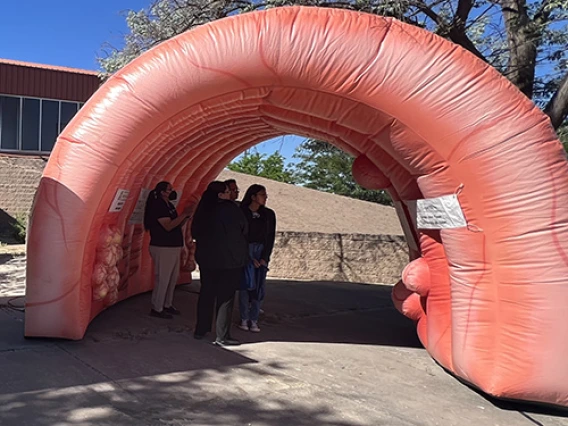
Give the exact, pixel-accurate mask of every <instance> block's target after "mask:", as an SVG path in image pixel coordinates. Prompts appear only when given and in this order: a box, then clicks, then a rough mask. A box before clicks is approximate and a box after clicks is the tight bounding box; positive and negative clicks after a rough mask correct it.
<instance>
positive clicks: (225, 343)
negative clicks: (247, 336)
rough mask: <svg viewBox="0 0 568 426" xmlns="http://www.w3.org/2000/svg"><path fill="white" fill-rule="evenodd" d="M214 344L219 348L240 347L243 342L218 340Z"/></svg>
mask: <svg viewBox="0 0 568 426" xmlns="http://www.w3.org/2000/svg"><path fill="white" fill-rule="evenodd" d="M213 344H214V345H217V346H239V345H240V344H241V342H239V341H238V340H235V339H224V340H219V339H217V340H215V341H214V342H213Z"/></svg>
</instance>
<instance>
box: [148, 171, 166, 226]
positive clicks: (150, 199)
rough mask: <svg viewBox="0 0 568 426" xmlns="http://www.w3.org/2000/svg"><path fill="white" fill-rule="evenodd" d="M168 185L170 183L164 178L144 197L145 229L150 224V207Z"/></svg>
mask: <svg viewBox="0 0 568 426" xmlns="http://www.w3.org/2000/svg"><path fill="white" fill-rule="evenodd" d="M168 185H170V183H169V182H167V181H164V180H163V181H161V182H158V184H157V185H156V186H155V188H154V189H153V190H152V191H150V193H149V194H148V198H146V206H145V207H144V229H145V230H146V231H147V230H149V229H150V226H152V215H151V214H150V213H151V210H152V207H153V206H154V203H155V202H156V200H158V198H159V196H160V194H161V193H162V192H164V191H167V190H168Z"/></svg>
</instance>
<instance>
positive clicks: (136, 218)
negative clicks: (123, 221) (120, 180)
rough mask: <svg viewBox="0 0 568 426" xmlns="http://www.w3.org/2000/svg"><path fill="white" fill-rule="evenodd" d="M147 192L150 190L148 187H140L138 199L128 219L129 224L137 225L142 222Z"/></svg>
mask: <svg viewBox="0 0 568 426" xmlns="http://www.w3.org/2000/svg"><path fill="white" fill-rule="evenodd" d="M149 193H150V190H149V189H148V188H142V189H141V190H140V196H139V197H138V201H136V205H135V206H134V211H133V212H132V216H130V220H129V221H128V223H130V224H131V225H137V224H139V223H142V222H144V209H145V208H146V199H147V198H148V194H149Z"/></svg>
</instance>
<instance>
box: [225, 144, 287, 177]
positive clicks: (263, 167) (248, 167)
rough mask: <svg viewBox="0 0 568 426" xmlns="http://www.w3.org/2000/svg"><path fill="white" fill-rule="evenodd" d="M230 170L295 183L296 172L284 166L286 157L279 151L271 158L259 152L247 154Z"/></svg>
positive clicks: (229, 166)
mask: <svg viewBox="0 0 568 426" xmlns="http://www.w3.org/2000/svg"><path fill="white" fill-rule="evenodd" d="M227 167H228V168H229V170H232V171H234V172H239V173H244V174H247V175H252V176H261V177H265V178H267V179H272V180H276V181H278V182H284V183H294V182H295V179H294V172H293V171H292V170H291V169H290V168H289V167H286V166H285V164H284V157H283V156H282V154H280V153H279V152H278V151H276V152H275V153H273V154H270V155H269V156H266V155H265V154H261V153H259V152H252V153H250V152H248V151H247V152H245V153H244V154H243V156H242V157H240V158H239V159H238V160H236V161H233V162H232V163H231V164H229V165H228V166H227Z"/></svg>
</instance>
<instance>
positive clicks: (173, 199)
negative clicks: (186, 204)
mask: <svg viewBox="0 0 568 426" xmlns="http://www.w3.org/2000/svg"><path fill="white" fill-rule="evenodd" d="M177 197H178V194H177V192H175V191H172V192H170V195H168V198H169V199H170V201H175V200H177Z"/></svg>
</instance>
